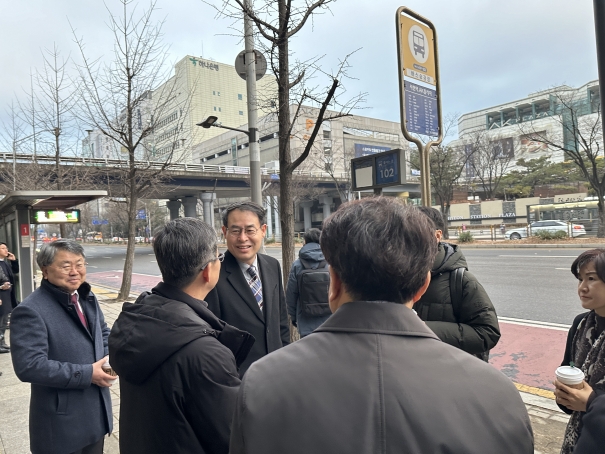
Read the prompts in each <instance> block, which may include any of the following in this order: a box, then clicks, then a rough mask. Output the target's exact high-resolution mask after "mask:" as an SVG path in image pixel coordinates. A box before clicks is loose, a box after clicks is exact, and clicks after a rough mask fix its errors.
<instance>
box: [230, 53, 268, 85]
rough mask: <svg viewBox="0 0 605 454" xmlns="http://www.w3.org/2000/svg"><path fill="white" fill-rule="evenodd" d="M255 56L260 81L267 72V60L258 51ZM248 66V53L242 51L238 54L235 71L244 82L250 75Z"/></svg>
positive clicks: (257, 76)
mask: <svg viewBox="0 0 605 454" xmlns="http://www.w3.org/2000/svg"><path fill="white" fill-rule="evenodd" d="M254 55H255V56H256V61H255V63H256V80H260V79H262V78H263V76H264V75H265V73H266V72H267V59H266V58H265V56H264V55H263V54H261V53H260V52H259V51H257V50H255V51H254ZM246 66H247V65H246V51H245V50H242V51H241V52H240V53H239V54H237V57H235V71H236V72H237V74H239V76H240V77H241V78H242V79H244V80H246V77H247V73H248V69H247V67H246Z"/></svg>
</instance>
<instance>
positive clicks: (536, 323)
mask: <svg viewBox="0 0 605 454" xmlns="http://www.w3.org/2000/svg"><path fill="white" fill-rule="evenodd" d="M498 321H501V322H504V323H510V324H512V325H522V326H531V327H533V328H547V329H554V330H557V331H569V328H571V325H565V324H563V323H551V322H542V321H539V320H524V319H522V318H512V317H498Z"/></svg>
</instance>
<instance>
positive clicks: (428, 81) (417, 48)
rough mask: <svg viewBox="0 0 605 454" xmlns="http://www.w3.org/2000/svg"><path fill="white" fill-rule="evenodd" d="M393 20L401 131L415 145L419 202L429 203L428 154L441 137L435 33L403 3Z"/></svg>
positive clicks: (429, 204)
mask: <svg viewBox="0 0 605 454" xmlns="http://www.w3.org/2000/svg"><path fill="white" fill-rule="evenodd" d="M395 23H396V27H397V52H398V55H397V57H398V63H399V101H400V112H401V131H402V132H403V136H404V137H405V138H406V139H407V140H408V141H410V142H413V143H415V144H416V147H417V148H418V154H419V155H420V170H421V173H420V186H421V191H422V204H423V205H424V206H431V182H430V178H431V171H430V158H429V153H430V150H431V147H432V146H433V145H438V144H440V143H441V140H442V139H443V128H442V124H441V99H440V98H441V94H440V93H441V88H440V83H439V58H438V56H437V32H436V30H435V26H434V25H433V24H432V23H431V21H429V20H428V19H426V18H424V17H422V16H421V15H419V14H418V13H416V12H414V11H412V10H411V9H409V8H406V7H405V6H402V7H400V8H398V9H397V14H396V16H395ZM410 79H413V80H414V81H420V82H418V83H412V82H411V81H410ZM432 86H434V87H435V88H434V89H433V87H432ZM419 136H424V137H425V138H426V137H428V138H429V140H428V141H426V140H425V139H421V138H420V137H419Z"/></svg>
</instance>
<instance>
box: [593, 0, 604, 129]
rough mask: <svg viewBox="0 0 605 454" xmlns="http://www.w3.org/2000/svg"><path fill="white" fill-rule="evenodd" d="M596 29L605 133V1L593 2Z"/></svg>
mask: <svg viewBox="0 0 605 454" xmlns="http://www.w3.org/2000/svg"><path fill="white" fill-rule="evenodd" d="M593 5H594V28H595V35H596V38H597V67H598V69H599V92H600V96H601V127H602V131H603V132H605V103H603V99H605V0H593Z"/></svg>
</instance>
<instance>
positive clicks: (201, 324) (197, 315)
mask: <svg viewBox="0 0 605 454" xmlns="http://www.w3.org/2000/svg"><path fill="white" fill-rule="evenodd" d="M153 251H154V253H155V256H156V259H157V263H158V266H159V268H160V271H161V273H162V282H160V283H159V284H158V285H157V286H156V287H155V288H153V289H152V291H151V293H148V292H144V293H142V294H141V295H140V296H139V298H138V299H137V301H136V302H135V303H134V304H130V303H125V304H124V307H123V309H122V312H121V313H120V315H119V317H118V319H117V320H116V322H115V323H114V325H113V328H112V330H111V335H110V336H109V358H110V362H111V366H112V367H113V368H114V370H115V371H116V372H117V373H118V375H119V376H120V450H121V452H123V453H128V454H136V453H141V454H143V453H144V454H153V453H158V454H160V453H161V454H166V453H179V454H185V453H191V454H193V453H196V454H205V453H213V454H226V453H227V452H228V451H229V435H230V427H231V418H232V416H233V410H234V408H235V398H236V395H237V391H238V389H239V385H240V379H239V374H238V370H237V367H238V365H239V364H241V362H242V361H243V360H244V359H245V358H246V355H247V354H248V352H249V350H250V348H251V347H252V344H253V343H254V338H252V336H250V335H249V334H248V333H245V332H243V331H240V330H238V329H236V328H234V327H232V326H229V325H227V324H225V323H224V322H223V321H221V320H219V319H218V318H216V316H215V315H214V314H213V313H212V312H211V311H210V310H209V309H208V307H207V304H206V302H205V301H204V298H205V297H206V295H207V294H208V292H210V290H212V288H213V287H214V286H215V285H216V283H217V281H218V278H219V274H220V269H221V262H222V260H223V255H222V254H220V255H219V254H218V248H217V238H216V233H215V232H214V230H213V229H212V228H211V227H210V226H209V225H207V224H205V223H204V222H202V221H201V220H199V219H194V218H182V219H175V220H173V221H170V222H169V223H168V224H166V225H165V226H164V227H163V228H162V229H161V230H160V231H159V232H158V233H156V235H155V237H154V242H153Z"/></svg>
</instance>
